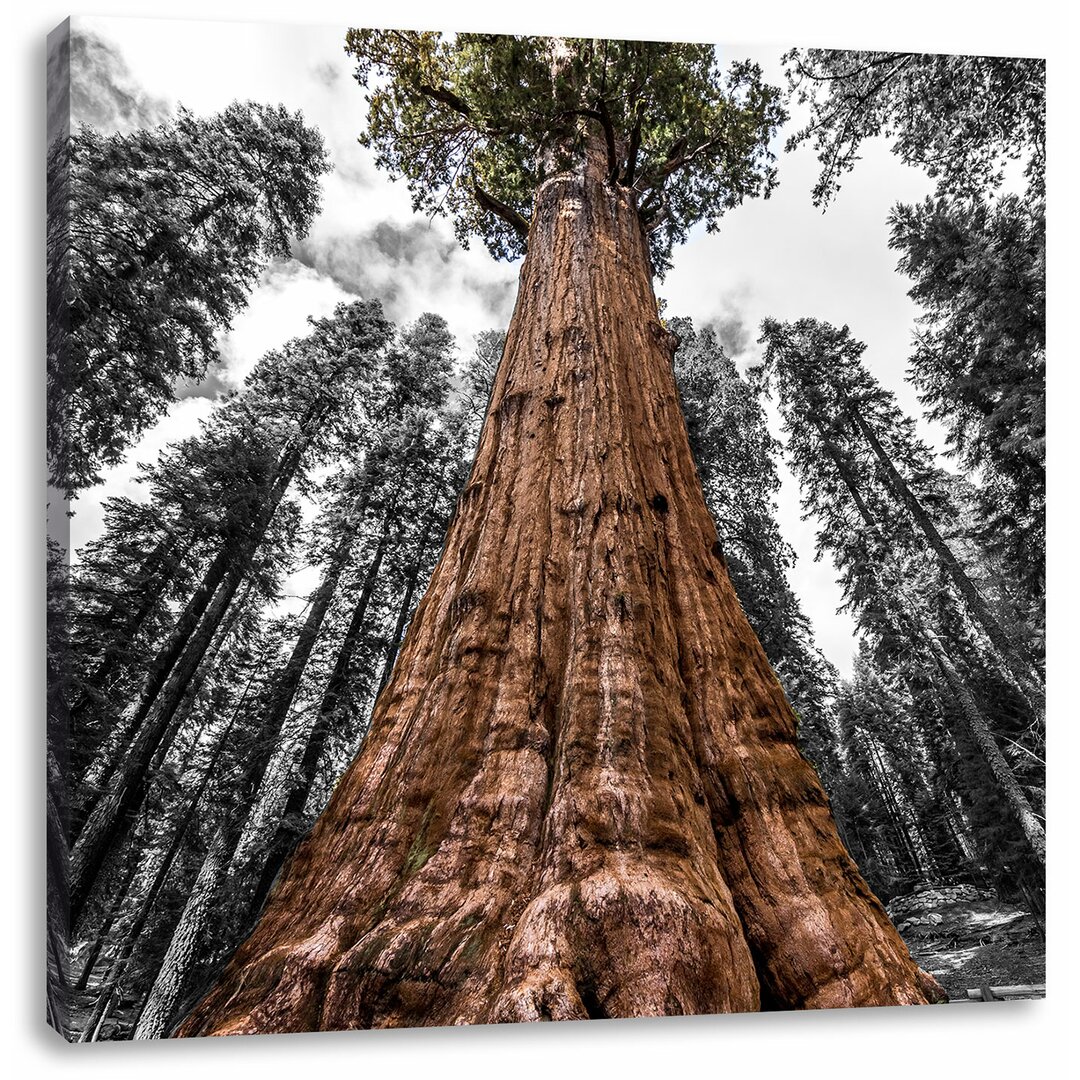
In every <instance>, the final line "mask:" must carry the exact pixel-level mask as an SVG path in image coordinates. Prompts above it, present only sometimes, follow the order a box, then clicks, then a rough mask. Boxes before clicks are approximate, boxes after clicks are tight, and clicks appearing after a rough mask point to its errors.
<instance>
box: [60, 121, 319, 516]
mask: <svg viewBox="0 0 1080 1080" xmlns="http://www.w3.org/2000/svg"><path fill="white" fill-rule="evenodd" d="M329 167H330V166H329V163H328V161H327V158H326V153H325V150H324V148H323V142H322V136H321V135H320V134H319V133H318V132H317V131H316V130H315V129H314V128H311V127H309V126H307V125H306V124H305V123H304V120H303V117H302V116H301V115H300V114H299V113H290V112H289V111H288V110H286V109H285V108H284V107H283V106H269V105H260V104H256V103H254V102H246V103H240V102H236V103H234V104H232V105H230V106H229V107H228V108H227V109H225V110H224V111H223V112H221V113H219V114H217V115H215V116H212V117H209V118H202V117H197V116H195V115H194V114H192V113H191V112H189V111H188V110H186V109H183V108H181V109H179V110H178V112H177V115H176V116H175V117H174V118H173V119H172V120H170V121H168V122H167V123H164V124H161V125H159V126H158V127H156V128H153V129H146V130H137V131H133V132H131V133H129V134H123V135H121V134H115V135H103V134H101V133H100V132H98V131H95V130H94V129H93V128H91V127H89V126H86V125H84V126H82V127H80V128H79V129H78V130H77V131H76V132H75V133H74V134H72V135H71V136H70V138H68V139H66V140H60V141H58V142H56V143H55V144H54V145H53V147H52V148H51V149H50V160H49V184H50V208H51V213H50V222H49V237H48V252H49V275H50V277H49V281H50V307H49V313H50V320H49V321H50V325H49V342H48V353H49V363H48V380H49V382H48V385H49V397H48V402H49V407H48V425H49V428H48V434H49V458H50V474H51V475H50V479H51V482H52V483H54V484H55V485H56V486H58V487H60V488H62V489H64V490H66V491H67V492H68V493H69V495H70V494H74V493H75V492H77V491H79V490H81V489H83V488H86V487H88V486H90V485H92V484H94V483H97V482H98V480H99V479H100V470H101V469H102V468H106V467H108V466H110V465H114V464H116V463H117V462H118V461H119V460H120V458H121V456H122V455H123V453H124V451H125V450H126V449H127V447H128V446H130V445H131V443H132V442H134V441H135V439H136V438H138V436H139V435H140V434H141V433H142V432H143V431H144V430H145V429H146V428H147V427H148V426H149V425H150V424H152V423H153V422H154V421H155V420H157V419H158V417H159V416H160V415H161V414H162V413H163V412H164V411H165V410H166V409H167V408H168V406H169V404H170V403H171V402H172V400H173V387H174V384H175V383H176V380H177V379H179V378H188V379H199V378H202V376H203V375H204V374H205V373H206V369H207V366H208V365H209V364H210V363H212V362H213V361H214V360H215V359H216V358H217V343H216V335H217V334H218V332H219V331H221V330H223V329H225V328H226V327H228V325H229V323H230V322H231V320H232V318H233V316H234V315H235V314H236V313H237V311H239V310H240V309H241V308H242V307H243V306H244V305H245V304H246V303H247V297H248V294H249V293H250V291H251V289H252V288H253V287H254V285H255V282H256V281H257V279H258V275H259V273H260V272H261V271H262V269H263V267H264V266H265V264H266V261H267V260H268V259H271V258H275V257H279V258H285V257H287V256H288V255H289V251H290V247H291V244H292V240H293V239H294V238H298V237H303V236H304V235H306V233H307V230H308V228H309V227H310V225H311V222H312V221H313V220H314V218H315V215H316V214H317V213H318V210H319V185H318V180H319V177H320V176H321V175H322V174H323V173H325V172H327V171H328V170H329Z"/></svg>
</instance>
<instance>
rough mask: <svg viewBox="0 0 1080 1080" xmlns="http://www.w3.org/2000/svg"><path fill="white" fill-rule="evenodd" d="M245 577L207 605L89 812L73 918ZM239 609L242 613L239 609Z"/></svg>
mask: <svg viewBox="0 0 1080 1080" xmlns="http://www.w3.org/2000/svg"><path fill="white" fill-rule="evenodd" d="M242 577H243V571H242V570H239V569H238V570H235V571H234V572H233V573H232V574H230V575H229V576H228V577H227V578H226V580H225V581H223V582H222V583H221V586H220V587H219V590H218V595H217V596H216V597H215V598H214V601H213V603H212V604H211V605H210V607H209V608H208V609H207V612H206V618H205V619H204V621H203V623H202V624H201V625H200V627H199V629H198V631H197V633H196V634H194V635H193V636H192V639H191V641H190V642H189V643H188V648H187V649H186V650H185V651H184V652H183V653H182V654H181V656H180V658H179V661H178V663H177V664H176V666H175V668H174V669H173V673H172V675H171V676H170V677H169V679H168V681H166V683H165V684H164V686H163V687H162V688H161V692H160V694H159V695H158V699H157V701H156V702H155V704H154V708H153V709H151V710H150V711H149V712H148V713H147V715H146V717H145V719H144V721H143V723H142V724H141V725H140V727H139V730H138V733H137V735H136V737H135V738H134V740H133V742H132V743H131V745H130V747H129V749H128V752H127V753H126V754H125V755H124V757H123V759H122V761H121V763H120V765H119V767H118V768H117V770H116V771H115V772H114V773H113V776H112V778H111V780H110V782H109V785H108V787H107V789H106V791H105V793H104V794H103V796H102V797H101V798H100V799H99V800H98V801H97V802H96V803H95V804H94V808H93V810H92V811H91V812H90V814H89V815H88V816H87V818H86V821H85V823H84V825H83V827H82V830H81V831H80V833H79V839H78V840H77V841H76V843H75V845H74V847H73V848H72V851H71V862H70V872H71V877H70V881H71V884H70V890H71V918H72V920H73V922H77V921H78V919H79V917H80V915H81V914H82V909H83V905H84V904H85V903H86V900H87V898H88V897H89V895H90V890H91V889H92V888H93V885H94V883H95V881H96V880H97V878H98V875H99V874H100V873H101V868H102V867H103V866H104V864H105V860H106V859H107V858H108V855H109V853H110V852H111V851H113V850H115V849H116V848H117V847H118V845H119V844H120V842H121V841H122V840H123V838H124V837H126V836H127V833H128V830H129V828H130V824H131V814H132V813H133V811H135V810H136V809H137V807H138V806H139V805H141V803H142V800H143V797H144V795H145V793H146V787H147V784H148V782H149V781H150V779H151V778H152V777H153V775H154V774H155V772H156V769H157V768H160V765H161V762H162V761H163V760H164V757H165V755H166V753H167V752H168V749H169V747H170V745H171V744H172V740H173V738H174V737H175V735H176V732H177V730H178V728H179V725H180V720H181V717H180V715H179V714H178V707H179V705H180V703H181V702H182V701H183V700H184V698H185V696H186V692H187V690H188V687H189V685H190V683H191V680H192V678H193V677H194V675H195V673H196V671H197V670H198V668H199V664H200V663H201V661H202V659H203V657H204V656H205V654H206V651H207V649H209V647H210V644H211V642H212V641H213V640H214V637H215V635H216V634H217V633H218V631H219V630H220V629H224V634H221V635H220V637H221V638H222V639H223V638H224V636H225V635H227V633H228V632H229V631H230V630H231V627H232V620H230V621H229V622H228V623H227V624H226V626H225V627H224V628H222V619H223V618H224V616H225V613H226V612H227V611H228V610H229V606H230V604H232V601H233V598H234V596H235V595H236V590H237V587H238V586H239V584H240V581H241V579H242ZM237 613H238V611H237Z"/></svg>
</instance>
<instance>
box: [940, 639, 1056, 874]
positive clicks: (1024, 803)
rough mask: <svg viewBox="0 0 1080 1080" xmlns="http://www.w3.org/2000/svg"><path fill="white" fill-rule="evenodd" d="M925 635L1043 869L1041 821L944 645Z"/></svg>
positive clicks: (1044, 855) (969, 726)
mask: <svg viewBox="0 0 1080 1080" xmlns="http://www.w3.org/2000/svg"><path fill="white" fill-rule="evenodd" d="M925 633H926V638H927V641H928V642H929V643H930V647H931V649H932V650H933V653H934V657H935V659H936V660H937V662H938V665H939V666H940V667H941V671H942V673H943V674H944V676H945V681H946V682H947V683H948V684H949V687H950V689H951V690H952V692H953V693H954V694H955V695H956V700H957V703H958V704H959V706H960V715H961V716H963V718H964V723H965V724H966V725H967V729H968V731H969V732H970V734H971V738H972V740H973V741H974V743H975V745H976V746H977V747H978V749H979V753H980V754H981V755H982V757H983V760H984V761H985V762H986V764H987V766H988V767H989V769H990V772H991V774H992V775H993V777H994V780H995V782H996V783H997V785H998V788H999V789H1000V791H1001V793H1002V795H1003V796H1004V798H1005V803H1006V805H1007V806H1008V807H1009V810H1010V812H1011V813H1012V816H1013V817H1014V818H1015V819H1016V822H1017V824H1018V825H1019V826H1020V828H1021V830H1022V831H1023V834H1024V837H1025V838H1026V840H1027V842H1028V847H1029V849H1030V851H1031V854H1032V855H1034V856H1035V858H1036V859H1037V860H1038V862H1039V863H1040V865H1042V866H1045V865H1046V831H1045V830H1044V829H1043V825H1042V822H1041V821H1040V820H1039V819H1038V817H1037V816H1036V814H1035V811H1034V810H1033V809H1032V808H1031V803H1030V802H1029V801H1028V798H1027V796H1026V795H1025V794H1024V791H1023V789H1022V788H1021V787H1020V785H1019V783H1018V782H1017V780H1016V774H1015V773H1014V772H1013V771H1012V767H1011V766H1010V765H1009V763H1008V761H1006V760H1005V755H1004V754H1002V752H1001V747H999V746H998V744H997V740H996V739H995V738H994V735H993V732H991V730H990V727H989V725H988V724H987V722H986V718H985V717H984V716H983V714H982V711H981V710H980V709H979V706H978V703H977V702H976V701H975V698H974V696H973V695H972V693H971V691H970V690H969V689H968V688H967V684H966V683H965V682H964V680H963V679H962V678H961V676H960V673H959V672H958V671H957V670H956V668H955V667H954V665H953V663H952V661H951V660H950V659H949V657H948V654H947V653H946V652H945V648H944V646H943V645H942V644H941V642H940V641H939V640H938V637H937V635H936V634H935V633H934V632H933V631H931V630H926V631H925Z"/></svg>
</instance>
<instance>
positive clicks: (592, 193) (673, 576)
mask: <svg viewBox="0 0 1080 1080" xmlns="http://www.w3.org/2000/svg"><path fill="white" fill-rule="evenodd" d="M605 174H606V169H604V167H603V161H602V160H601V161H600V162H599V163H598V165H597V167H595V168H593V169H592V170H590V171H589V172H588V173H586V174H585V175H570V174H566V175H561V176H557V177H555V178H553V179H551V180H549V181H547V182H546V183H545V184H544V185H543V186H542V187H541V188H540V190H539V192H538V195H537V202H536V208H535V212H534V215H533V218H532V226H531V232H530V238H529V255H528V256H527V258H526V260H525V265H524V267H523V269H522V275H521V283H520V291H519V294H518V300H517V306H516V309H515V312H514V317H513V319H512V321H511V324H510V328H509V333H508V336H507V343H506V349H505V352H504V355H503V360H502V363H501V366H500V369H499V374H498V376H497V379H496V384H495V389H494V393H493V395H492V403H491V409H490V412H489V415H488V417H487V420H486V423H485V426H484V430H483V433H482V435H481V440H480V447H479V450H478V453H477V456H476V460H475V464H474V467H473V472H472V476H471V480H470V483H469V485H468V486H467V488H466V489H465V491H464V493H463V494H462V497H461V500H460V503H459V507H458V512H457V515H456V518H455V520H454V521H453V523H452V525H451V527H450V531H449V534H448V537H447V541H446V546H445V548H444V551H443V554H442V558H441V559H440V561H439V564H438V566H437V567H436V569H435V573H434V575H433V577H432V581H431V584H430V586H429V588H428V591H427V594H426V595H425V597H424V599H423V600H422V601H421V603H420V606H419V608H418V609H417V612H416V616H415V617H414V619H413V621H412V624H411V626H410V629H409V632H408V634H407V636H406V638H405V642H404V645H403V647H402V650H401V655H400V657H399V659H398V663H397V665H396V667H395V670H394V674H393V676H392V678H391V680H390V682H389V684H388V685H387V687H386V690H385V692H384V693H383V694H382V696H381V697H380V699H379V702H378V704H377V707H376V709H375V713H374V716H373V719H372V725H371V731H370V734H369V735H368V737H367V740H366V742H365V744H364V747H363V750H362V751H361V753H360V755H359V756H358V758H357V759H356V761H355V762H354V763H353V764H352V766H351V767H350V768H349V770H348V771H347V772H346V774H345V776H344V777H343V778H342V780H341V782H340V783H339V785H338V787H337V790H336V791H335V794H334V796H333V798H332V799H331V802H330V804H329V806H328V807H327V809H326V811H325V812H324V813H323V815H322V817H321V818H320V819H319V821H318V823H317V824H316V826H315V828H314V830H313V832H312V833H311V835H310V836H309V837H308V838H307V840H305V842H304V843H303V844H302V845H301V846H300V847H299V848H298V849H297V852H296V853H295V855H294V856H293V857H292V859H291V860H290V862H289V863H288V864H287V865H286V867H285V869H284V870H283V872H282V875H281V879H280V880H279V882H278V884H277V886H276V888H275V889H274V891H273V893H272V894H271V896H270V899H269V901H268V904H267V907H266V910H265V912H264V914H263V918H262V920H261V922H260V923H259V925H258V926H257V928H256V929H255V931H254V933H253V934H252V935H251V937H250V938H249V939H248V940H247V941H246V942H245V943H244V944H243V945H242V946H241V948H240V949H239V950H238V951H237V953H236V955H235V956H234V958H233V960H232V961H231V963H230V965H229V967H228V968H227V969H226V971H225V973H224V975H223V977H222V979H221V981H220V983H219V984H218V986H217V987H216V988H215V989H213V990H212V991H211V992H210V993H209V994H208V996H207V997H206V998H205V999H204V1000H203V1001H202V1002H201V1003H200V1004H199V1005H198V1006H197V1007H196V1008H195V1009H194V1010H193V1011H192V1013H191V1014H190V1015H189V1016H188V1018H187V1019H186V1021H185V1022H184V1024H183V1025H182V1026H181V1029H180V1031H179V1034H181V1035H184V1036H191V1035H202V1034H221V1035H223V1034H233V1033H256V1032H281V1031H304V1030H310V1029H331V1028H355V1027H367V1026H402V1025H418V1024H452V1023H474V1022H479V1023H483V1022H491V1021H516V1020H540V1019H555V1020H563V1019H578V1018H581V1019H584V1018H586V1017H600V1016H612V1017H618V1016H644V1015H660V1014H675V1013H710V1012H720V1011H730V1010H750V1009H758V1008H759V1007H761V1006H762V1005H763V1004H764V1005H768V1006H779V1007H789V1008H801V1007H829V1006H844V1005H885V1004H909V1003H911V1004H914V1003H925V1002H926V1001H927V1000H928V999H931V998H936V997H937V996H938V995H939V993H940V991H939V989H938V988H937V986H936V984H935V983H934V982H933V980H932V979H930V978H929V977H928V976H926V975H924V974H923V973H922V972H920V971H919V969H918V968H917V967H916V966H915V964H914V963H913V962H912V960H911V959H910V957H909V955H908V952H907V949H906V948H905V946H904V944H903V943H902V941H901V940H900V938H899V937H898V935H897V934H896V931H895V930H894V929H893V927H892V925H891V924H890V923H889V921H888V918H887V917H886V915H885V912H884V910H883V909H882V907H881V905H880V903H879V902H878V901H877V900H876V898H875V897H874V896H873V895H872V894H871V893H870V891H869V889H868V888H867V886H866V885H865V883H864V882H863V880H862V878H861V877H860V876H859V873H858V870H857V869H856V867H855V865H854V863H853V862H852V860H851V858H850V857H849V856H848V854H847V852H846V851H845V850H844V848H843V846H842V845H841V843H840V841H839V839H838V837H837V833H836V828H835V826H834V824H833V821H832V817H831V814H830V811H829V806H828V802H827V799H826V797H825V794H824V792H823V790H822V788H821V785H820V783H819V781H818V779H817V776H816V775H815V773H814V772H813V770H812V769H811V767H810V766H809V765H808V764H807V762H806V761H805V760H804V759H803V758H802V756H801V755H800V754H799V752H798V750H797V748H796V744H795V719H794V716H793V714H792V711H791V708H790V706H789V705H788V703H787V701H786V699H785V697H784V694H783V691H782V690H781V688H780V685H779V683H778V682H777V680H776V676H775V675H774V674H773V672H772V670H771V669H770V667H769V664H768V661H767V660H766V658H765V654H764V653H763V651H762V649H761V646H760V645H759V644H758V642H757V639H756V638H755V637H754V634H753V632H752V630H751V629H750V627H749V625H748V623H747V621H746V618H745V616H744V615H743V612H742V609H741V608H740V606H739V603H738V600H737V599H736V597H735V593H734V591H733V589H732V586H731V583H730V581H729V580H728V576H727V573H726V571H725V569H724V564H723V560H722V557H721V556H720V553H719V548H718V545H717V535H716V530H715V528H714V526H713V523H712V521H711V519H710V517H709V514H708V511H707V510H706V508H705V503H704V500H703V497H702V492H701V486H700V484H699V483H698V479H697V476H696V473H695V469H694V464H693V461H692V459H691V456H690V448H689V444H688V441H687V436H686V431H685V427H684V423H683V419H682V415H681V412H680V408H679V402H678V398H677V395H676V390H675V382H674V377H673V373H672V349H673V340H672V338H671V336H670V335H669V334H668V333H667V331H666V330H664V328H663V327H662V326H661V324H660V323H659V322H658V320H657V314H656V301H655V298H654V295H653V291H652V285H651V280H650V274H649V269H648V259H647V253H646V247H645V238H644V235H643V232H642V229H641V226H640V223H639V221H638V218H637V215H636V212H635V210H634V208H633V206H632V205H631V204H630V202H629V201H628V198H627V195H626V193H625V191H624V190H622V189H616V188H613V187H611V186H610V185H609V184H607V183H606V182H605Z"/></svg>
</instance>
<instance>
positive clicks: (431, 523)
mask: <svg viewBox="0 0 1080 1080" xmlns="http://www.w3.org/2000/svg"><path fill="white" fill-rule="evenodd" d="M439 482H440V484H441V482H442V476H440V478H439ZM438 504H439V490H438V487H436V489H435V491H434V492H433V493H432V496H431V502H430V503H429V504H428V508H427V513H426V514H425V516H424V524H423V527H422V528H421V530H420V539H419V540H418V541H417V545H416V558H415V559H414V560H413V563H412V566H410V567H409V578H408V581H407V582H406V584H405V592H404V593H403V594H402V597H401V603H400V604H399V605H398V617H397V622H396V623H395V624H394V633H393V636H392V637H391V638H390V647H389V648H388V649H387V650H386V660H385V661H384V662H383V670H382V675H380V676H379V688H378V690H377V691H376V696H378V694H381V693H382V692H383V689H384V687H385V686H386V684H387V683H388V682H389V681H390V673H391V672H392V671H393V670H394V662H395V661H396V660H397V655H398V650H399V649H400V648H401V641H402V638H403V636H404V634H405V626H406V624H407V623H408V621H409V618H410V616H411V615H412V611H413V597H415V596H416V586H417V585H418V584H419V583H420V569H421V567H422V566H423V565H424V561H425V558H426V556H427V552H428V545H429V544H430V543H431V532H432V530H433V529H434V528H435V521H436V516H437V507H438Z"/></svg>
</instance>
